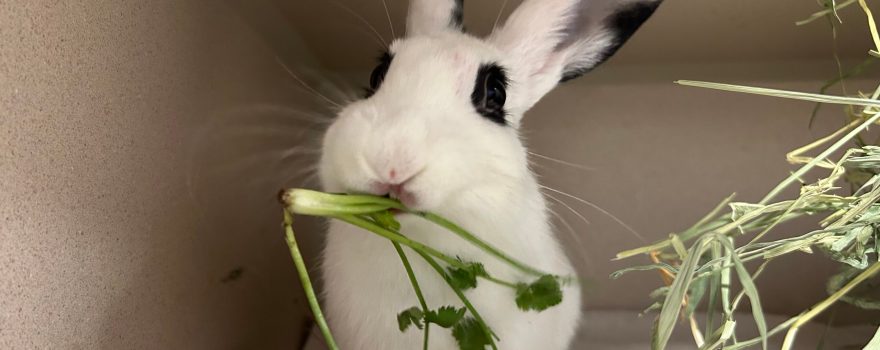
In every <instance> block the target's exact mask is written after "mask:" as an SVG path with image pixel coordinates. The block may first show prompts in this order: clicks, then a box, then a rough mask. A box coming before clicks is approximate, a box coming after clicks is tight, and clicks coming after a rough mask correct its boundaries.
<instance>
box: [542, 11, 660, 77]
mask: <svg viewBox="0 0 880 350" xmlns="http://www.w3.org/2000/svg"><path fill="white" fill-rule="evenodd" d="M661 2H662V1H660V0H656V1H644V2H636V3H632V4H630V5H628V6H626V7H624V8H623V9H621V10H619V11H617V13H615V14H614V15H613V16H611V17H609V18H608V20H607V21H606V22H605V23H604V24H603V27H605V28H607V29H608V30H610V31H611V32H613V33H614V42H613V43H612V44H611V45H609V46H608V47H606V48H605V50H603V51H602V53H601V54H599V57H598V59H597V61H596V64H594V65H592V66H590V67H584V68H580V69H574V70H570V71H566V72H564V73H563V75H562V78H561V79H560V80H559V82H566V81H569V80H571V79H574V78H577V77H580V76H581V75H584V74H585V73H587V72H589V71H591V70H593V68H596V66H598V65H599V64H601V63H602V62H605V61H606V60H608V58H610V57H611V56H612V55H614V53H616V52H617V50H619V49H620V47H621V46H623V44H624V43H626V41H627V40H629V38H630V37H631V36H632V35H633V34H634V33H635V32H636V30H638V29H639V27H641V26H642V23H645V21H646V20H648V18H649V17H651V15H652V14H654V11H655V10H657V7H659V6H660V3H661Z"/></svg>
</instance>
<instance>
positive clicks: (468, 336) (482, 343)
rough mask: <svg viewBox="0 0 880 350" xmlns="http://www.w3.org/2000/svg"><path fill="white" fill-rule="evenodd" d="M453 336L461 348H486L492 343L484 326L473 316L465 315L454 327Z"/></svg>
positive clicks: (468, 349) (462, 349) (469, 349)
mask: <svg viewBox="0 0 880 350" xmlns="http://www.w3.org/2000/svg"><path fill="white" fill-rule="evenodd" d="M452 336H453V337H455V341H456V342H457V343H458V348H459V349H461V350H484V349H485V348H486V346H487V345H489V344H491V339H489V338H488V337H487V336H486V332H485V331H483V327H482V326H481V325H480V323H479V322H477V320H475V319H473V318H472V317H465V318H463V319H462V320H461V321H458V323H456V324H455V327H453V328H452Z"/></svg>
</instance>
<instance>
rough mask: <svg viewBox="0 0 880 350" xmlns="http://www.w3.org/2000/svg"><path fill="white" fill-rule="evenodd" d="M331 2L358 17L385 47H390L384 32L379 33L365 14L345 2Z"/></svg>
mask: <svg viewBox="0 0 880 350" xmlns="http://www.w3.org/2000/svg"><path fill="white" fill-rule="evenodd" d="M331 3H332V4H333V5H336V7H339V8H341V9H343V10H345V11H346V12H348V13H349V14H350V15H352V16H354V17H355V18H357V19H358V20H360V21H361V23H363V24H364V25H366V26H367V28H369V29H370V30H371V31H372V32H373V34H374V35H375V36H376V38H378V39H379V41H381V42H382V47H385V48H387V47H388V42H387V41H385V38H384V37H382V34H379V31H378V30H376V27H373V25H372V24H370V22H368V21H367V20H366V19H365V18H364V17H363V16H361V15H359V14H357V12H354V10H352V9H351V8H349V7H348V6H345V5H344V4H343V3H341V2H339V1H332V2H331ZM374 40H375V39H374Z"/></svg>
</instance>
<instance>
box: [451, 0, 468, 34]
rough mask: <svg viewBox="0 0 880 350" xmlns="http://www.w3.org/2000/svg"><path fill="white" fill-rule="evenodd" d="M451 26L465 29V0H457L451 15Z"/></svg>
mask: <svg viewBox="0 0 880 350" xmlns="http://www.w3.org/2000/svg"><path fill="white" fill-rule="evenodd" d="M449 26H450V27H452V28H458V29H460V30H461V31H462V32H463V31H464V0H455V6H453V7H452V15H451V16H449Z"/></svg>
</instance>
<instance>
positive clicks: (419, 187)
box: [319, 0, 659, 350]
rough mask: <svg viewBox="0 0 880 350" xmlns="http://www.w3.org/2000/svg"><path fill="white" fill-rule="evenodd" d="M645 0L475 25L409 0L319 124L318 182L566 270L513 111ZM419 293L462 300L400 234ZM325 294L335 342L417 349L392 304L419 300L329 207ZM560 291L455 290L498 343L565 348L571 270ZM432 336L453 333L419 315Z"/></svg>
mask: <svg viewBox="0 0 880 350" xmlns="http://www.w3.org/2000/svg"><path fill="white" fill-rule="evenodd" d="M658 5H659V0H629V1H627V0H623V1H613V0H582V1H577V0H525V1H524V2H523V3H522V4H521V5H520V6H519V7H518V8H517V9H516V10H515V11H514V12H513V13H512V14H511V16H510V17H509V18H508V20H507V21H506V22H505V24H504V25H503V26H501V27H499V28H497V29H496V30H495V31H494V32H493V33H492V34H491V35H490V36H488V37H487V38H485V39H481V38H477V37H474V36H470V35H468V34H466V33H463V32H462V25H461V13H462V1H461V0H411V4H410V9H409V17H408V20H407V36H406V37H405V38H403V39H398V40H396V41H394V43H393V44H392V45H391V47H390V49H389V52H388V53H387V54H386V55H385V56H384V57H383V58H382V59H381V62H380V64H379V66H378V67H377V68H376V70H375V71H374V72H373V75H372V77H371V81H370V85H371V87H370V90H369V93H368V96H367V97H366V98H364V99H362V100H359V101H356V102H353V103H351V104H349V105H347V106H345V107H344V108H343V109H342V110H341V111H340V112H339V114H338V117H337V119H336V120H335V121H334V122H333V124H332V125H331V126H330V127H329V128H328V130H327V132H326V134H325V135H324V139H323V147H322V148H323V149H322V155H321V160H320V165H319V175H320V179H321V182H322V185H323V187H324V190H326V191H329V192H349V193H372V194H376V195H386V194H388V195H390V196H391V197H394V198H398V199H400V200H401V201H402V202H403V203H404V204H405V205H406V206H408V207H409V208H412V209H416V210H425V211H431V212H435V213H438V214H440V215H442V216H445V217H446V218H448V219H450V220H452V221H453V222H456V223H458V224H460V225H461V226H463V227H464V228H465V229H467V230H469V231H471V232H473V233H474V234H476V235H477V236H479V237H481V238H482V239H484V240H486V241H488V242H490V243H491V244H493V245H495V246H496V247H498V248H500V249H501V250H502V251H504V252H506V253H508V254H509V255H511V256H514V257H517V258H519V259H520V260H522V261H524V262H526V263H527V264H530V265H532V266H535V267H537V268H539V269H541V270H543V271H547V272H551V273H554V274H558V275H572V276H573V275H575V270H574V268H573V267H572V265H571V263H570V262H569V260H568V259H567V258H566V256H565V253H564V252H563V250H562V248H561V247H560V242H559V241H558V239H557V238H556V236H555V235H554V233H553V232H552V230H551V226H550V224H549V220H548V215H547V208H546V203H545V201H544V198H543V196H542V194H541V192H540V189H539V186H538V183H537V181H536V179H535V176H534V175H533V174H532V172H531V171H530V169H529V166H528V161H527V153H526V149H525V147H524V145H523V143H522V141H521V139H520V137H519V135H518V131H517V129H518V127H519V125H520V120H521V118H522V116H523V113H525V112H526V111H527V110H528V109H529V108H530V107H531V106H532V105H534V104H535V103H536V102H537V101H538V100H539V99H540V98H541V97H542V96H543V95H544V94H546V93H547V92H548V91H550V90H551V89H552V88H553V87H554V86H556V85H557V84H558V83H559V82H560V81H565V80H568V79H572V78H575V77H577V76H579V75H581V74H583V73H584V72H587V71H589V70H590V69H592V68H593V67H595V66H596V65H598V64H599V63H601V62H602V61H604V60H605V59H607V58H608V57H609V56H611V55H612V54H613V53H614V52H615V51H616V50H617V49H618V48H619V47H620V45H622V44H623V43H624V42H625V41H626V40H627V39H628V38H629V36H630V35H632V33H633V32H634V31H635V30H636V29H637V28H638V27H639V26H640V25H641V24H642V22H644V21H645V20H646V19H647V18H648V17H649V16H650V15H651V14H652V13H653V12H654V10H655V9H656V8H657V6H658ZM398 220H399V221H400V223H401V224H402V229H401V232H403V233H404V234H406V235H408V236H409V237H410V238H412V239H414V240H416V241H420V242H424V243H426V244H428V245H430V246H433V247H435V248H437V249H438V250H440V251H442V252H444V253H446V254H448V255H450V256H458V257H461V258H462V259H463V260H465V261H476V262H481V263H483V264H484V265H485V268H486V270H487V271H489V272H490V273H492V274H493V275H494V276H496V277H499V278H502V279H505V280H509V281H521V282H529V281H532V280H533V279H534V276H530V275H525V274H522V273H520V272H518V271H516V270H513V269H511V268H510V267H509V266H507V265H506V264H504V263H502V262H499V261H498V260H496V259H494V258H493V257H491V256H489V255H487V254H485V253H483V252H482V251H481V250H479V249H477V248H474V247H473V246H471V245H470V244H469V243H467V242H465V241H464V240H462V239H460V238H459V237H456V236H455V235H454V234H452V233H450V232H448V231H446V230H444V229H442V228H439V227H437V226H435V225H433V224H432V223H428V222H426V221H424V220H422V219H421V218H417V217H414V216H412V215H399V216H398ZM405 251H406V252H407V255H408V257H409V260H410V261H411V262H412V265H413V269H414V270H415V274H416V276H417V277H418V281H419V283H420V284H421V287H422V290H423V292H424V294H425V299H426V300H427V303H428V306H429V308H432V309H436V308H438V307H440V306H444V305H454V306H461V302H460V301H459V299H458V298H457V297H456V295H455V294H454V293H453V292H452V290H451V289H450V288H449V287H448V286H447V284H446V283H445V282H444V281H443V280H442V279H441V277H439V276H438V274H437V273H436V272H435V271H434V270H433V269H432V268H431V267H430V266H429V265H428V264H426V263H425V262H424V261H423V260H422V259H421V258H420V257H419V256H418V255H417V254H416V253H415V252H413V251H412V250H409V249H405ZM322 272H323V278H324V281H325V284H324V291H325V300H324V305H325V310H326V312H327V316H328V322H329V324H330V328H331V329H332V331H333V333H334V334H335V336H336V340H337V342H338V343H339V345H340V347H341V348H343V349H381V350H386V349H418V348H421V346H422V333H421V331H419V330H418V329H414V328H412V329H409V330H407V331H406V332H404V333H402V332H401V331H400V330H399V329H398V324H397V320H396V316H397V313H398V312H401V311H403V310H405V309H407V308H410V307H413V306H417V305H418V301H417V299H416V296H415V293H414V292H413V289H412V287H411V285H410V282H409V280H408V278H407V275H406V273H405V270H404V268H403V266H402V264H401V262H400V259H399V257H398V255H397V253H396V252H395V250H394V247H393V246H392V245H391V243H389V242H388V241H387V240H385V239H383V238H380V237H377V236H375V235H373V234H372V233H369V232H366V231H363V230H361V229H358V228H356V227H354V226H351V225H349V224H346V223H342V222H338V221H332V222H331V223H330V226H329V233H328V237H327V246H326V250H325V252H324V255H323V261H322ZM563 294H564V299H563V301H562V303H561V304H559V305H556V306H554V307H551V308H549V309H547V310H544V311H542V312H536V311H528V312H526V311H521V310H519V309H518V308H517V305H516V303H515V302H514V298H515V291H514V290H512V289H511V288H508V287H504V286H501V285H497V284H495V283H492V282H489V281H486V280H480V281H479V283H478V286H477V288H475V289H470V290H468V291H467V292H466V295H467V296H468V297H469V299H470V300H471V302H472V303H473V305H474V306H475V308H476V309H477V310H478V311H479V312H480V314H481V315H482V316H483V318H484V319H485V321H486V322H487V324H488V325H489V326H490V327H491V329H492V330H493V331H494V332H495V334H497V336H498V337H499V341H498V342H497V345H498V348H499V349H528V350H534V349H542V350H553V349H566V348H568V346H569V345H570V342H571V340H572V338H573V337H574V335H575V331H576V329H577V328H578V320H579V318H580V315H581V312H582V310H581V296H580V289H579V287H578V286H577V283H572V284H568V285H566V286H564V288H563ZM430 348H431V349H436V350H440V349H457V348H458V345H457V344H456V342H455V339H454V338H453V336H452V335H451V332H450V331H449V330H447V329H443V328H440V327H436V326H435V327H432V328H431V333H430Z"/></svg>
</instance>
